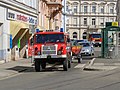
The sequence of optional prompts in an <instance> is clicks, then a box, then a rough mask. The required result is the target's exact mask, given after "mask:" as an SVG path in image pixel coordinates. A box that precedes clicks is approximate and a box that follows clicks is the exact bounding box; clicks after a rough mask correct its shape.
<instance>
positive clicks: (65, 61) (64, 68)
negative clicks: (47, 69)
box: [63, 59, 68, 71]
mask: <svg viewBox="0 0 120 90" xmlns="http://www.w3.org/2000/svg"><path fill="white" fill-rule="evenodd" d="M63 70H64V71H67V70H68V59H65V60H64V61H63Z"/></svg>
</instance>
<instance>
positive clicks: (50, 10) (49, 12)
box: [38, 0, 62, 30]
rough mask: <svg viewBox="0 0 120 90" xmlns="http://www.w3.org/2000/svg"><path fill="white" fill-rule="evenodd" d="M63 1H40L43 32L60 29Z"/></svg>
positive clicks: (40, 24) (40, 22)
mask: <svg viewBox="0 0 120 90" xmlns="http://www.w3.org/2000/svg"><path fill="white" fill-rule="evenodd" d="M61 17H62V0H39V23H38V25H39V26H40V28H41V30H48V29H53V30H55V29H60V28H61V23H62V21H61Z"/></svg>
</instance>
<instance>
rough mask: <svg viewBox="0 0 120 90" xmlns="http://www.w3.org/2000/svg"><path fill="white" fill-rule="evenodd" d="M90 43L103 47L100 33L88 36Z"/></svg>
mask: <svg viewBox="0 0 120 90" xmlns="http://www.w3.org/2000/svg"><path fill="white" fill-rule="evenodd" d="M88 41H90V42H92V43H93V45H94V46H101V43H102V37H101V34H100V33H91V34H89V35H88Z"/></svg>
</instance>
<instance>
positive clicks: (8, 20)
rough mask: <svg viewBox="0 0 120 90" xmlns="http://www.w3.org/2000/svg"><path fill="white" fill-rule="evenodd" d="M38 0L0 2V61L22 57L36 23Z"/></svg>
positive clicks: (7, 0)
mask: <svg viewBox="0 0 120 90" xmlns="http://www.w3.org/2000/svg"><path fill="white" fill-rule="evenodd" d="M37 4H38V0H0V17H1V18H0V43H1V44H0V60H1V62H8V61H10V60H11V59H14V60H15V59H16V58H20V57H24V55H25V53H26V44H27V41H28V38H29V37H30V36H31V32H34V31H32V30H34V28H35V27H37V23H38V7H37V6H38V5H37Z"/></svg>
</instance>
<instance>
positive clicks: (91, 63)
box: [88, 58, 96, 66]
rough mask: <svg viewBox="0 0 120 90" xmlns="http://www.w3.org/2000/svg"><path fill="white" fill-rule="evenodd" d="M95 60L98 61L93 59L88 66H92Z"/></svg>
mask: <svg viewBox="0 0 120 90" xmlns="http://www.w3.org/2000/svg"><path fill="white" fill-rule="evenodd" d="M95 59H96V58H93V59H92V60H91V61H90V62H89V65H88V66H92V65H93V63H94V60H95Z"/></svg>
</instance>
